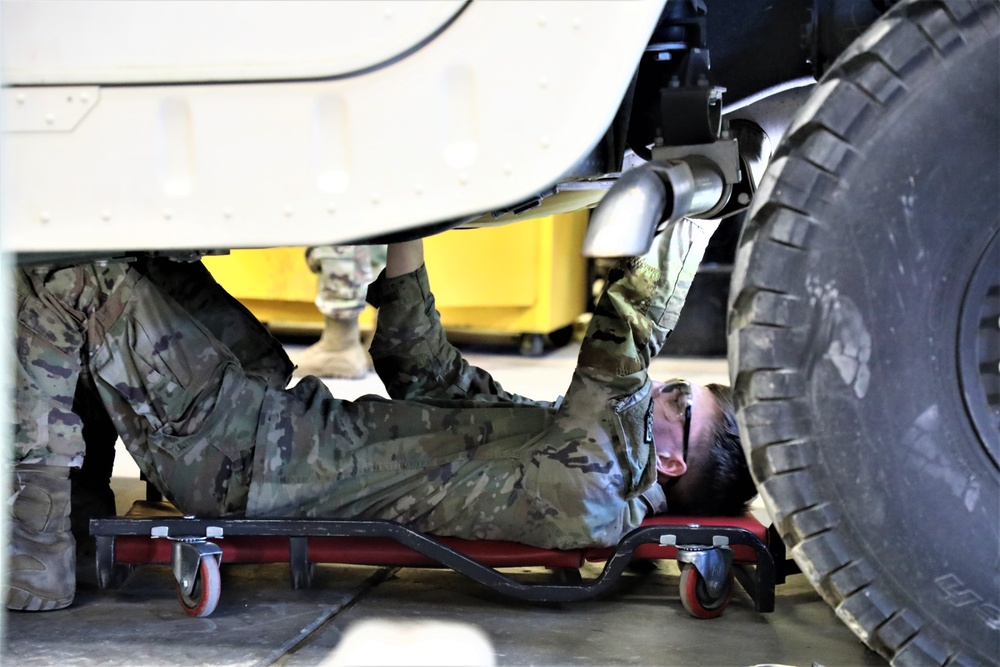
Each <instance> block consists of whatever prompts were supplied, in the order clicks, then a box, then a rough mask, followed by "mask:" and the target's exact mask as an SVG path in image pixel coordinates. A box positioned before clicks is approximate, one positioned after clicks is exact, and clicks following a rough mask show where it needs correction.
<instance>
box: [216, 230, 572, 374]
mask: <svg viewBox="0 0 1000 667" xmlns="http://www.w3.org/2000/svg"><path fill="white" fill-rule="evenodd" d="M586 226H587V212H585V211H579V212H576V213H570V214H564V215H555V216H549V217H546V218H539V219H537V220H530V221H527V222H520V223H516V224H510V225H503V226H500V227H482V228H477V229H465V230H452V231H448V232H444V233H442V234H438V235H436V236H432V237H429V238H427V239H426V240H425V244H424V246H425V257H426V264H427V271H428V273H429V275H430V280H431V285H432V287H433V289H434V295H435V298H436V300H437V306H438V310H439V311H440V312H441V321H442V323H443V324H444V327H445V329H446V330H447V331H448V332H449V333H470V334H477V335H479V334H488V335H494V336H496V335H501V336H513V337H516V338H517V339H518V340H519V342H520V348H521V351H522V353H524V354H529V355H536V354H541V352H542V351H543V349H544V342H545V339H546V338H551V339H552V341H553V342H554V343H555V344H557V345H559V344H565V343H566V342H568V340H569V338H570V336H571V334H572V327H573V324H574V322H575V321H576V320H577V318H578V317H579V316H580V315H581V314H583V313H584V312H585V311H586V309H587V298H588V278H587V262H586V260H585V259H583V258H582V257H581V255H580V248H581V247H582V245H583V236H584V233H585V232H586ZM205 265H206V266H207V267H208V268H209V270H210V271H211V272H212V274H213V275H214V276H215V278H216V280H218V281H219V282H220V283H221V284H222V285H223V286H224V287H225V288H226V290H227V291H229V292H230V293H231V294H232V295H233V296H235V297H236V298H237V299H239V300H240V301H241V302H242V303H243V304H244V305H246V306H247V308H249V309H250V311H251V312H253V314H254V315H255V316H256V317H257V318H258V319H260V320H261V321H262V322H265V323H266V324H267V325H268V326H269V327H270V328H271V329H272V330H273V331H275V332H278V333H282V332H286V333H290V332H298V333H301V332H319V331H320V330H321V328H322V325H323V318H322V316H321V315H320V313H319V311H318V310H317V309H316V306H315V304H314V303H313V299H314V298H315V296H316V276H315V275H313V274H312V273H311V272H310V271H309V268H308V267H307V266H306V262H305V249H304V248H269V249H263V250H234V251H233V252H232V253H231V254H229V255H222V256H213V257H206V258H205ZM361 327H362V328H363V329H368V330H370V329H372V328H373V327H374V311H373V310H372V309H371V308H368V309H367V310H366V311H365V313H364V314H363V315H362V319H361Z"/></svg>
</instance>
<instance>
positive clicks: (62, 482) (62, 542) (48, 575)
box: [7, 465, 76, 611]
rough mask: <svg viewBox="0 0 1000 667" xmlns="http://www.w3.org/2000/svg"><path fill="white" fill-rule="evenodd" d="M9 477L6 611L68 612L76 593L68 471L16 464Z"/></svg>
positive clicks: (74, 551)
mask: <svg viewBox="0 0 1000 667" xmlns="http://www.w3.org/2000/svg"><path fill="white" fill-rule="evenodd" d="M13 477H14V480H13V487H12V489H11V491H12V492H13V497H12V499H11V502H10V512H11V518H12V521H11V526H10V549H9V554H8V555H9V557H10V566H9V569H8V570H7V608H8V609H14V610H21V611H49V610H52V609H62V608H63V607H68V606H69V605H70V603H72V602H73V595H74V593H75V592H76V543H75V541H74V540H73V534H72V533H71V532H70V519H69V512H70V481H69V468H59V467H54V466H44V465H19V466H16V467H15V468H14V476H13Z"/></svg>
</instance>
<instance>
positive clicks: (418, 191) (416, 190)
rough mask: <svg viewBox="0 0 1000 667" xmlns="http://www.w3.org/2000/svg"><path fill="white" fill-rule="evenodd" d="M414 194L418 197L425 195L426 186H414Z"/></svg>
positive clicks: (418, 184)
mask: <svg viewBox="0 0 1000 667" xmlns="http://www.w3.org/2000/svg"><path fill="white" fill-rule="evenodd" d="M413 194H415V195H417V196H418V197H419V196H420V195H422V194H424V186H423V185H421V184H420V183H417V184H416V185H414V186H413Z"/></svg>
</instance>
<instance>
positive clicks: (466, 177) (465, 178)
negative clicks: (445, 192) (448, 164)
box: [458, 174, 469, 185]
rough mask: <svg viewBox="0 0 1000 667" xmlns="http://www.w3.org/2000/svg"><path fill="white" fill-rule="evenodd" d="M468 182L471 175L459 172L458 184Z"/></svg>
mask: <svg viewBox="0 0 1000 667" xmlns="http://www.w3.org/2000/svg"><path fill="white" fill-rule="evenodd" d="M468 182H469V175H468V174H459V176H458V184H459V185H466V184H468Z"/></svg>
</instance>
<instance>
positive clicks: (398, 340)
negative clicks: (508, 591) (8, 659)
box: [7, 220, 755, 610]
mask: <svg viewBox="0 0 1000 667" xmlns="http://www.w3.org/2000/svg"><path fill="white" fill-rule="evenodd" d="M716 224H717V223H709V222H705V221H692V220H683V221H681V222H678V223H675V224H672V225H670V226H669V227H668V229H667V230H666V231H664V232H663V233H662V234H661V235H660V236H658V237H657V242H655V243H654V246H653V248H652V250H651V251H650V252H649V253H648V254H647V255H646V256H643V257H636V258H629V259H625V260H622V261H621V262H620V263H619V264H618V266H617V267H616V269H615V270H614V271H612V272H611V274H610V275H609V279H608V285H607V288H606V290H605V292H604V294H603V295H602V297H601V299H600V301H599V302H598V304H597V307H596V310H595V312H594V314H593V318H592V320H591V323H590V327H589V329H588V331H587V333H586V336H585V338H584V340H583V343H582V345H581V349H580V354H579V359H578V363H577V367H576V370H575V372H574V374H573V377H572V380H571V382H570V385H569V387H568V389H567V391H566V394H565V397H564V398H561V399H560V400H559V401H556V402H555V403H550V402H542V401H536V400H531V399H528V398H525V397H523V396H518V395H515V394H511V393H509V392H507V391H505V390H504V389H503V388H502V387H501V386H500V385H499V384H498V383H497V382H496V381H495V380H494V379H493V378H491V377H490V375H489V374H488V373H487V372H486V371H484V370H482V369H479V368H475V367H472V366H470V365H469V364H468V363H467V362H466V361H465V360H464V359H463V358H462V357H461V355H460V354H459V352H458V351H457V350H456V349H455V348H454V347H452V346H451V345H450V344H449V343H448V341H447V340H446V338H445V335H444V332H443V330H442V328H441V324H440V320H439V317H438V314H437V311H436V310H435V307H434V298H433V296H432V295H431V292H430V289H429V286H428V282H427V274H426V272H425V270H424V267H423V249H422V245H421V243H420V242H410V243H404V244H397V245H394V246H391V247H390V250H389V253H388V261H387V265H386V269H385V271H384V272H383V273H382V275H380V276H379V278H378V279H377V280H376V282H375V283H374V284H373V285H372V286H371V288H370V290H369V300H370V301H371V302H372V304H373V305H374V306H376V307H378V308H379V314H378V324H377V330H376V334H375V337H374V339H373V341H372V345H371V354H372V358H373V360H374V364H375V370H376V372H377V373H378V374H379V377H380V378H381V379H382V381H383V382H384V384H385V387H386V389H387V391H388V394H389V396H391V399H385V398H382V397H378V396H365V397H362V398H359V399H358V400H355V401H343V400H338V399H336V398H334V397H333V396H332V395H331V394H330V391H329V390H328V389H327V387H326V386H325V385H324V384H323V383H322V382H320V381H319V380H317V379H316V378H314V377H306V378H304V379H302V380H301V381H300V382H299V383H298V384H296V385H295V386H294V387H292V388H286V383H287V381H288V379H289V377H290V371H291V364H290V363H289V362H288V358H287V357H286V356H285V354H284V352H283V351H282V350H281V347H280V345H278V343H277V342H276V341H274V340H273V339H272V338H271V337H270V336H269V334H268V333H267V331H266V330H265V329H264V328H263V326H262V325H260V323H259V322H257V321H256V320H255V319H254V318H253V317H252V316H250V315H249V313H248V312H247V311H246V310H245V309H244V308H242V307H241V306H240V305H239V304H238V303H237V302H236V301H235V300H234V299H232V297H230V296H229V295H228V294H226V293H225V292H224V291H223V290H222V289H221V288H220V287H219V286H218V285H217V284H216V283H215V282H214V281H213V280H212V278H211V276H210V275H209V274H208V272H207V271H206V270H205V269H204V267H202V265H201V264H200V263H193V264H192V263H189V264H181V263H176V262H170V261H168V260H163V259H155V260H141V261H137V262H133V263H131V264H124V263H119V264H114V263H112V264H108V265H105V266H100V265H87V266H77V267H70V268H63V269H59V270H51V269H50V270H41V269H21V270H19V272H18V280H17V302H16V303H17V317H18V319H17V357H16V359H17V362H18V363H17V365H16V366H17V384H16V392H17V395H16V420H17V423H16V424H15V452H14V462H15V468H14V470H15V480H14V498H13V501H12V502H11V507H12V512H13V522H12V523H13V533H12V540H11V554H12V561H11V566H10V570H9V576H8V591H7V606H8V608H10V609H21V610H46V609H57V608H61V607H65V606H67V605H69V604H70V603H71V602H72V600H73V595H74V588H75V571H74V567H73V564H74V563H73V537H72V535H71V533H70V532H69V527H68V518H67V515H68V512H69V510H68V507H69V482H68V480H67V473H68V471H69V469H70V467H73V466H79V465H80V464H81V461H82V459H83V453H84V444H83V440H82V437H81V422H80V419H79V417H78V416H77V415H75V414H74V413H73V412H72V405H73V397H74V392H75V389H76V387H77V383H78V382H79V380H80V377H81V375H82V376H84V378H85V379H86V380H87V381H88V382H92V383H93V385H92V386H95V387H96V391H97V393H98V394H99V397H100V400H101V402H102V403H103V405H104V407H105V408H106V410H107V412H108V414H109V415H110V417H111V419H112V420H113V422H114V424H115V427H116V429H117V430H118V433H119V434H120V436H121V438H122V441H123V442H124V443H125V445H126V447H127V449H128V451H129V452H130V454H131V455H132V456H133V458H134V459H135V461H136V463H137V464H138V466H139V468H140V470H141V471H142V472H143V473H144V475H145V476H146V478H147V479H148V480H150V481H151V482H152V483H153V484H154V485H155V486H156V487H157V488H158V489H159V490H160V491H161V492H162V493H163V494H164V495H165V496H166V497H167V498H169V499H170V500H171V501H172V502H173V503H174V504H175V505H176V506H177V507H178V508H180V509H181V510H182V511H183V512H184V513H185V514H195V515H203V516H234V515H236V516H239V515H245V516H248V517H331V518H369V519H389V520H393V521H398V522H401V523H404V524H407V525H409V526H411V527H413V528H415V529H418V530H421V531H424V532H427V533H432V534H437V535H453V536H459V537H464V538H472V539H500V540H511V541H517V542H523V543H526V544H531V545H536V546H540V547H554V548H573V547H586V546H603V545H613V544H615V543H617V542H618V541H619V540H620V538H621V537H622V536H623V535H624V534H625V533H627V532H628V531H630V530H632V529H633V528H635V527H637V526H638V525H639V524H640V523H641V522H642V520H643V518H644V517H645V516H646V515H647V514H653V513H663V512H666V511H668V510H670V511H673V512H679V513H697V514H713V515H714V514H735V513H739V512H741V511H743V510H744V509H745V505H746V502H747V501H748V500H749V499H750V498H752V496H753V495H754V493H755V490H754V486H753V482H752V480H751V478H750V475H749V472H748V470H747V466H746V461H745V459H744V457H743V453H742V450H741V447H740V442H739V436H738V434H737V431H736V427H735V423H734V421H733V407H732V401H731V399H730V393H729V391H728V389H727V388H725V387H720V386H714V385H709V386H699V385H695V384H688V383H684V382H680V381H672V382H668V383H663V382H658V381H652V380H651V379H650V378H649V377H648V374H647V368H648V366H649V362H650V360H651V359H652V358H653V357H654V356H655V355H656V353H657V352H658V351H659V349H660V347H661V346H662V344H663V342H664V340H665V339H666V337H667V335H668V334H669V332H670V330H671V329H672V328H673V327H674V326H675V324H676V322H677V318H678V316H679V314H680V310H681V306H682V305H683V302H684V299H685V297H686V295H687V292H688V289H689V287H690V284H691V280H692V278H693V276H694V274H695V270H696V269H697V267H698V263H699V262H700V260H701V257H702V255H703V253H704V250H705V246H706V244H707V243H708V240H709V237H710V235H711V233H712V232H713V231H714V228H715V225H716Z"/></svg>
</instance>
